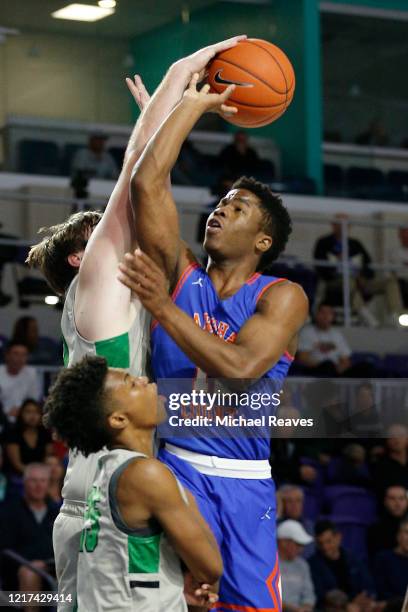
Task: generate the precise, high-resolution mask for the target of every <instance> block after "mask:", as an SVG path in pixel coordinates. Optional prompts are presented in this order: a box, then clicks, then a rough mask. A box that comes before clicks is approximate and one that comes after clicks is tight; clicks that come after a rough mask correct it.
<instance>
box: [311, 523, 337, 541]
mask: <svg viewBox="0 0 408 612" xmlns="http://www.w3.org/2000/svg"><path fill="white" fill-rule="evenodd" d="M314 531H315V536H316V537H318V536H320V535H322V533H325V532H326V531H332V532H333V533H339V530H338V528H337V526H336V525H335V524H334V523H333V521H329V520H327V519H324V520H321V521H317V523H316V525H315V530H314Z"/></svg>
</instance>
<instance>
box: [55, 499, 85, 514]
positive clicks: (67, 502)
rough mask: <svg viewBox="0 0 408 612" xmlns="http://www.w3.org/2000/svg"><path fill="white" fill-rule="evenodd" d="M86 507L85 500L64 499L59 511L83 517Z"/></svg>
mask: <svg viewBox="0 0 408 612" xmlns="http://www.w3.org/2000/svg"><path fill="white" fill-rule="evenodd" d="M85 509H86V502H83V501H74V500H72V499H64V502H63V504H62V506H61V509H60V512H62V514H68V515H69V516H76V517H79V518H83V516H84V514H85Z"/></svg>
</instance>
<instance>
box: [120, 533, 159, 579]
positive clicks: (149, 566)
mask: <svg viewBox="0 0 408 612" xmlns="http://www.w3.org/2000/svg"><path fill="white" fill-rule="evenodd" d="M161 537H162V534H158V535H154V536H148V537H146V538H142V537H138V536H128V556H129V574H157V573H158V571H159V565H160V542H161Z"/></svg>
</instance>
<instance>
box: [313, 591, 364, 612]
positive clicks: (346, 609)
mask: <svg viewBox="0 0 408 612" xmlns="http://www.w3.org/2000/svg"><path fill="white" fill-rule="evenodd" d="M322 612H364V610H362V609H361V608H360V606H359V605H358V604H356V603H350V602H349V598H348V597H347V595H346V594H345V593H343V591H339V589H333V590H332V591H329V592H328V593H326V596H325V598H324V602H323V607H322Z"/></svg>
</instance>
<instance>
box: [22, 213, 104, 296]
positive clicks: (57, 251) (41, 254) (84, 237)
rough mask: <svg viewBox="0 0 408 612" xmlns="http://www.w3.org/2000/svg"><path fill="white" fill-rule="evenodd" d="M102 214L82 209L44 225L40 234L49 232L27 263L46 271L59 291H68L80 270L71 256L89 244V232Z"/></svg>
mask: <svg viewBox="0 0 408 612" xmlns="http://www.w3.org/2000/svg"><path fill="white" fill-rule="evenodd" d="M101 218H102V213H100V212H95V211H90V210H89V211H85V212H78V213H75V214H73V215H71V216H70V217H68V219H67V220H66V221H64V222H63V223H59V224H58V225H51V226H50V227H41V228H40V229H39V231H38V233H39V234H46V236H44V238H43V239H42V240H41V242H39V243H38V244H35V245H34V246H32V247H31V249H30V252H29V253H28V257H27V259H26V263H27V264H28V265H29V266H30V268H37V269H38V270H41V272H42V273H43V274H44V276H45V279H46V281H47V283H48V284H49V285H50V287H51V288H52V289H53V290H54V291H55V293H56V294H57V295H61V296H62V295H64V294H65V292H66V290H67V289H68V287H69V285H70V283H71V281H72V279H73V278H74V276H75V275H76V273H77V272H78V269H77V268H74V267H73V266H71V265H70V263H69V262H68V256H69V255H72V254H73V253H77V252H78V251H82V250H83V249H85V247H86V243H87V241H88V238H89V235H90V233H91V232H92V230H93V229H94V227H95V226H96V225H97V224H98V223H99V221H100V219H101Z"/></svg>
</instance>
